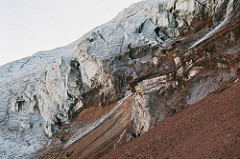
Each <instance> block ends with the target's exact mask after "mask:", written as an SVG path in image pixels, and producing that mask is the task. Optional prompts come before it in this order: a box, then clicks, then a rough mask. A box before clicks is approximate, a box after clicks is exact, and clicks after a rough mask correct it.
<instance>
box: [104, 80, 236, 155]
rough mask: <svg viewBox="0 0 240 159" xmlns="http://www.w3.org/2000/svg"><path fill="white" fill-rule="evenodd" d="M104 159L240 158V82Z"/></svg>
mask: <svg viewBox="0 0 240 159" xmlns="http://www.w3.org/2000/svg"><path fill="white" fill-rule="evenodd" d="M103 158H240V82H237V83H234V82H233V80H231V81H229V82H228V83H225V84H224V85H222V87H221V88H219V89H218V90H217V91H215V92H213V93H211V94H210V95H208V96H207V97H206V98H204V99H203V100H201V101H200V102H198V103H196V104H194V105H192V106H188V107H186V109H184V110H183V112H181V113H179V114H177V115H175V116H173V117H172V118H170V119H169V120H168V121H166V122H163V123H161V124H160V125H159V126H158V127H156V128H154V129H152V130H150V131H149V132H147V133H145V134H143V135H142V136H140V137H138V138H136V139H135V140H133V141H131V142H129V143H128V144H126V145H124V146H123V147H120V148H119V149H116V150H114V151H112V152H110V153H109V154H107V155H105V156H104V157H103Z"/></svg>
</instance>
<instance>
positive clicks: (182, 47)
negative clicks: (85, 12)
mask: <svg viewBox="0 0 240 159" xmlns="http://www.w3.org/2000/svg"><path fill="white" fill-rule="evenodd" d="M239 25H240V23H239V2H238V1H237V0H220V1H217V2H216V1H207V0H198V1H197V0H149V1H143V2H140V3H137V4H134V5H132V6H130V7H129V8H127V9H125V10H124V11H122V12H121V13H119V14H118V16H117V17H115V18H114V19H113V20H112V21H110V22H108V23H106V24H104V25H102V26H100V27H97V28H95V29H94V30H92V31H90V32H89V33H87V34H85V35H84V36H83V37H81V38H80V39H79V40H78V41H76V42H74V43H72V44H71V45H68V46H66V47H63V48H60V49H55V50H53V51H49V52H46V53H45V54H44V53H39V54H36V55H34V56H32V57H29V58H26V59H22V60H20V61H17V62H15V63H10V64H8V65H5V66H2V67H1V77H2V78H1V83H0V86H1V94H2V96H1V106H0V110H1V115H0V124H1V131H2V132H6V133H8V132H10V133H11V134H15V133H16V134H19V136H18V137H17V139H18V140H16V141H15V142H17V141H21V142H19V146H18V148H17V150H21V149H26V151H25V152H24V153H22V154H16V153H15V152H14V151H15V150H13V152H9V153H8V151H7V149H6V148H3V149H2V150H0V154H2V156H10V155H13V156H14V155H15V156H23V157H24V156H25V157H26V156H29V155H31V153H33V152H36V150H35V148H36V147H38V148H41V147H43V146H44V145H45V144H47V143H48V141H49V139H48V138H47V137H46V136H44V133H46V134H47V136H48V137H52V136H54V134H55V133H56V132H58V131H59V130H60V132H61V131H63V130H62V128H64V127H66V126H67V125H69V124H70V123H73V121H74V123H79V122H80V123H81V124H80V126H79V127H80V128H79V130H74V131H72V132H69V131H71V130H72V126H71V124H70V126H67V127H69V128H68V131H67V129H66V130H64V131H65V132H66V131H67V132H68V133H69V134H72V138H71V136H69V137H68V138H64V139H61V142H60V141H57V139H56V140H55V139H54V140H53V141H54V142H57V143H58V142H60V145H61V146H62V147H61V146H60V147H59V145H58V148H60V149H62V148H64V151H63V152H62V153H61V155H65V156H69V157H71V156H74V155H77V154H79V153H77V152H76V151H74V145H78V140H80V139H81V140H84V136H86V135H87V134H88V135H90V136H91V133H94V132H95V130H98V129H101V127H102V129H104V130H106V133H107V132H108V133H110V134H111V135H113V137H112V138H111V139H107V138H106V137H105V138H104V137H102V138H101V137H99V138H98V140H100V142H105V143H106V142H107V143H108V144H107V145H108V146H107V147H109V149H111V148H113V147H117V146H116V145H118V146H119V145H121V144H123V143H125V142H127V141H129V140H131V139H132V138H134V137H137V136H139V135H141V134H142V133H144V132H146V131H148V130H149V129H150V128H152V127H154V126H155V125H157V124H158V123H159V122H161V121H164V120H167V119H168V118H169V117H171V116H173V115H174V114H175V113H179V112H181V110H182V109H184V107H185V106H186V105H191V104H194V103H196V102H197V101H199V100H200V99H202V98H203V97H205V96H206V95H207V94H208V93H209V92H211V91H213V90H216V89H217V88H218V87H219V85H221V83H223V82H224V81H227V80H229V79H230V78H232V77H233V73H232V71H233V70H234V69H235V68H236V67H237V66H238V65H239V64H238V62H239V59H238V53H239V51H240V50H239V45H240V44H239V37H240V36H239V34H240V26H239ZM45 60H47V61H46V62H43V61H45ZM11 70H12V72H10V71H11ZM7 72H8V73H7ZM16 81H17V82H18V83H16ZM129 92H131V93H129ZM126 93H127V94H130V95H129V96H130V97H128V98H124V97H125V96H126ZM123 98H124V100H126V102H127V103H128V104H129V105H128V108H126V104H125V106H121V105H119V104H116V102H117V101H119V100H120V99H123ZM130 99H131V101H128V100H130ZM110 105H112V108H113V109H114V112H112V111H111V110H109V109H106V107H108V106H110ZM114 105H117V106H118V107H115V106H114ZM100 109H101V110H105V109H106V111H105V113H103V114H102V117H100V118H99V114H98V115H92V118H91V120H90V122H89V121H88V123H87V124H82V123H84V122H86V121H85V118H84V117H83V113H86V112H89V113H88V114H89V115H90V113H92V112H90V110H94V111H99V110H100ZM125 109H126V110H128V112H127V113H121V110H125ZM108 113H110V114H108ZM77 116H78V117H77ZM79 116H81V117H79ZM100 116H101V115H100ZM75 117H77V118H76V119H77V120H76V119H75ZM113 118H115V120H116V121H119V129H118V131H114V130H113V129H110V128H109V127H108V128H107V127H104V123H105V126H106V125H109V124H108V122H109V121H112V119H113ZM96 119H98V120H97V121H96ZM123 119H124V120H123ZM94 121H95V122H94ZM113 123H114V122H113ZM120 123H122V124H120ZM123 123H124V124H123ZM20 125H22V126H20ZM110 125H111V124H110ZM113 125H114V124H113ZM108 129H109V131H108ZM35 131H37V133H36V132H35ZM99 131H100V130H99ZM20 132H22V134H23V135H21V134H20ZM29 135H30V136H31V137H28V136H29ZM95 135H96V136H95V137H98V135H99V134H98V133H97V131H96V134H95ZM76 136H78V137H76ZM79 136H80V137H79ZM0 137H1V138H0V141H3V143H9V141H10V139H7V135H0ZM26 137H27V139H26V140H28V141H25V140H22V139H25V138H26ZM118 137H119V139H118ZM37 138H39V139H37ZM76 138H77V140H76ZM36 139H37V140H39V141H41V143H39V144H38V145H34V144H33V143H34V141H35V140H36ZM112 139H113V140H112ZM109 140H112V141H115V140H116V142H115V144H114V143H112V142H110V141H109ZM43 141H44V142H43ZM66 141H68V142H67V143H71V144H67V146H66V143H65V142H66ZM11 142H12V144H14V140H11ZM27 142H28V143H29V142H30V143H29V144H28V143H27ZM75 143H77V144H75ZM116 143H117V144H116ZM53 145H54V144H53ZM70 145H72V146H70ZM113 145H115V146H113ZM9 146H10V145H9ZM34 146H35V148H33V147H34ZM78 146H79V145H78ZM68 147H70V148H68ZM102 147H104V145H98V147H97V146H96V147H95V148H93V147H91V148H92V149H93V150H92V151H91V152H89V153H88V154H85V156H82V157H88V156H89V155H90V154H91V155H92V154H93V153H96V154H97V155H100V154H101V153H104V152H105V151H107V150H103V151H102V152H101V153H97V152H99V151H100V150H101V149H102ZM83 148H85V149H86V147H83ZM69 149H72V151H68V150H69ZM105 149H107V148H105ZM79 151H80V150H79ZM75 153H77V154H75ZM55 155H56V154H55ZM53 156H54V155H53ZM75 157H76V156H75Z"/></svg>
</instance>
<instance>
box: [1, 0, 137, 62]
mask: <svg viewBox="0 0 240 159" xmlns="http://www.w3.org/2000/svg"><path fill="white" fill-rule="evenodd" d="M139 1H141V0H0V65H3V64H6V63H8V62H11V61H14V60H18V59H21V58H24V57H27V56H30V55H32V54H34V53H36V52H38V51H42V50H50V49H54V48H57V47H61V46H65V45H67V44H70V43H71V42H73V41H75V40H77V39H78V38H80V37H81V36H82V35H83V34H85V33H87V32H88V31H90V30H92V29H93V28H95V27H97V26H99V25H101V24H104V23H106V22H108V21H110V20H111V19H112V18H114V17H115V16H116V15H117V14H118V13H119V12H120V11H122V10H123V9H124V8H127V7H128V6H130V5H131V4H132V3H136V2H139Z"/></svg>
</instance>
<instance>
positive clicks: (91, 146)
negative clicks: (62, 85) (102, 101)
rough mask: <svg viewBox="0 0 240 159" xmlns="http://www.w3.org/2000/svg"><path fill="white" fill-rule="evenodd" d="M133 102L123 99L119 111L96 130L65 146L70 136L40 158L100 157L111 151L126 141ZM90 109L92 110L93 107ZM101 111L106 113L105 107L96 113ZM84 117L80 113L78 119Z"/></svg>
mask: <svg viewBox="0 0 240 159" xmlns="http://www.w3.org/2000/svg"><path fill="white" fill-rule="evenodd" d="M115 104H116V103H115ZM133 104H134V98H133V97H129V98H128V99H126V100H125V101H123V103H122V104H121V105H120V107H119V108H118V109H117V111H116V112H115V113H113V114H112V115H111V116H110V117H109V118H108V119H107V120H106V121H104V122H103V123H102V124H101V126H98V127H96V128H95V129H94V130H92V131H91V132H89V133H88V134H86V135H84V136H83V137H82V138H81V139H79V140H78V141H76V142H74V143H72V144H71V145H69V146H67V147H65V146H66V143H67V141H69V140H70V138H69V139H68V140H67V141H63V142H62V143H59V145H58V146H53V148H52V149H50V150H47V151H46V152H45V153H42V154H41V155H40V156H39V158H42V159H55V158H57V159H61V158H72V159H77V158H99V156H102V155H103V154H105V153H106V152H109V151H110V150H112V149H113V148H114V147H115V148H117V147H119V146H120V145H122V144H124V143H125V139H126V131H127V129H128V127H129V124H130V123H129V121H130V118H131V116H132V107H133ZM99 108H100V107H99ZM90 110H92V108H91V109H90ZM97 111H99V112H97ZM101 112H104V113H106V112H105V111H103V108H100V110H96V113H95V115H98V114H99V113H101ZM84 114H86V112H84ZM90 115H92V114H90ZM83 117H84V115H81V114H79V116H78V118H77V119H81V118H83ZM89 119H90V118H89ZM68 133H69V132H68ZM74 135H76V134H74Z"/></svg>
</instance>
